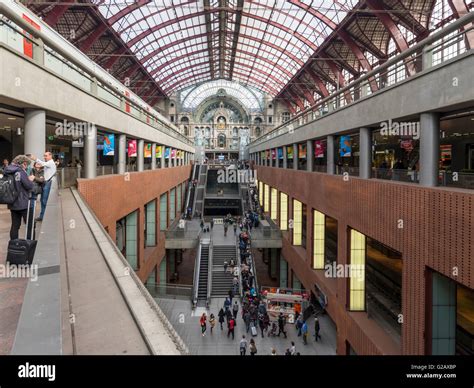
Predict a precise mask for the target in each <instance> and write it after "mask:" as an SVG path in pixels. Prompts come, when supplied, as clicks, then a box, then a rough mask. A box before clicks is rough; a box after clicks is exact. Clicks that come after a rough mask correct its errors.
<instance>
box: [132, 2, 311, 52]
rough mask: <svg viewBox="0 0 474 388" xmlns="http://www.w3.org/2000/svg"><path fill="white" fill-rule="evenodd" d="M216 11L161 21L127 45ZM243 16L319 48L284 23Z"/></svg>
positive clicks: (248, 15) (243, 13) (250, 15)
mask: <svg viewBox="0 0 474 388" xmlns="http://www.w3.org/2000/svg"><path fill="white" fill-rule="evenodd" d="M213 12H215V11H214V10H205V11H200V12H195V13H191V14H187V15H182V16H180V17H178V18H175V19H171V20H167V21H166V22H164V23H161V24H157V25H156V26H153V27H151V28H149V29H147V30H145V31H143V32H142V33H141V34H138V35H137V36H135V37H134V38H133V39H131V40H130V41H128V42H127V45H128V46H129V47H132V46H134V45H135V44H136V43H138V42H140V41H141V40H142V39H144V38H146V37H147V36H148V35H150V34H153V33H155V32H156V31H159V30H161V29H163V28H166V27H168V26H171V25H173V24H175V23H179V22H181V21H184V20H188V19H192V18H196V17H199V16H204V15H205V14H206V13H213ZM227 12H231V13H232V12H234V13H235V10H232V9H227ZM242 16H245V17H247V18H249V19H253V20H259V21H261V22H263V23H267V24H268V25H271V26H273V27H275V28H278V29H280V30H282V31H285V32H286V33H288V34H291V35H293V36H294V37H295V38H297V39H298V40H300V41H301V42H303V43H304V44H306V45H307V46H309V47H310V48H311V49H313V50H316V49H317V46H316V45H315V44H314V43H313V42H312V41H310V40H309V39H308V38H306V37H305V36H303V35H302V34H300V33H298V32H295V31H293V30H292V29H290V28H289V27H286V26H284V25H283V24H280V23H277V22H275V21H273V20H268V19H265V18H264V17H262V16H258V15H252V14H250V13H248V12H244V11H242Z"/></svg>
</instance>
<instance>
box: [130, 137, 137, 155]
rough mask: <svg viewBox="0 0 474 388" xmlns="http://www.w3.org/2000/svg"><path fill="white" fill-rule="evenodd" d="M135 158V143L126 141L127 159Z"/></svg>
mask: <svg viewBox="0 0 474 388" xmlns="http://www.w3.org/2000/svg"><path fill="white" fill-rule="evenodd" d="M136 156H137V141H136V140H129V141H128V157H129V158H135V157H136Z"/></svg>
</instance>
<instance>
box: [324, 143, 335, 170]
mask: <svg viewBox="0 0 474 388" xmlns="http://www.w3.org/2000/svg"><path fill="white" fill-rule="evenodd" d="M326 146H327V150H326V152H327V162H326V165H327V173H328V174H332V175H334V173H335V170H336V168H335V167H336V166H335V164H334V135H329V136H328V137H327V144H326Z"/></svg>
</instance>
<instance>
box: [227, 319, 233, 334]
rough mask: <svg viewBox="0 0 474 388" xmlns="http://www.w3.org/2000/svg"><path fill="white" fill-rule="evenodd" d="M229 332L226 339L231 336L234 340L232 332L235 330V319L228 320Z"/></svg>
mask: <svg viewBox="0 0 474 388" xmlns="http://www.w3.org/2000/svg"><path fill="white" fill-rule="evenodd" d="M228 328H229V331H228V332H227V338H229V336H230V335H231V334H232V339H234V335H235V334H234V330H235V319H234V318H233V317H231V318H230V320H229V323H228Z"/></svg>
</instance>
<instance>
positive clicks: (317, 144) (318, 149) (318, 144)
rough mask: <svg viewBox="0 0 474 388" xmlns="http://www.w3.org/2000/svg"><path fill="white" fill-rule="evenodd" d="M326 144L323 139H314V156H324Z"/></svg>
mask: <svg viewBox="0 0 474 388" xmlns="http://www.w3.org/2000/svg"><path fill="white" fill-rule="evenodd" d="M324 146H325V144H324V142H323V141H322V140H315V141H314V157H315V158H316V159H318V158H324V152H325V147H324Z"/></svg>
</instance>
